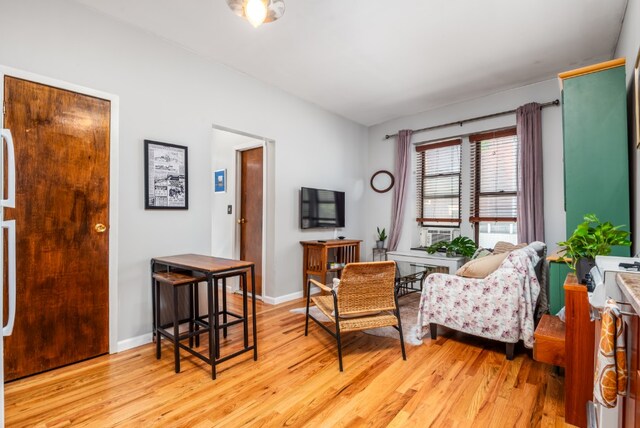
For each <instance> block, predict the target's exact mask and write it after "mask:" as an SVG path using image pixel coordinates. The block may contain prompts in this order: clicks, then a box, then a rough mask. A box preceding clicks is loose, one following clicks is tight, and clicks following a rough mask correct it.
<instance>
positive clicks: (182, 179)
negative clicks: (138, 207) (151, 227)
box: [144, 140, 189, 210]
mask: <svg viewBox="0 0 640 428" xmlns="http://www.w3.org/2000/svg"><path fill="white" fill-rule="evenodd" d="M187 154H188V149H187V147H185V146H178V145H176V144H169V143H160V142H158V141H151V140H144V194H145V199H144V207H145V209H178V210H186V209H189V186H188V163H187V159H188V156H187Z"/></svg>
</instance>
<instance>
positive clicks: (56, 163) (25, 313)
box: [4, 77, 110, 380]
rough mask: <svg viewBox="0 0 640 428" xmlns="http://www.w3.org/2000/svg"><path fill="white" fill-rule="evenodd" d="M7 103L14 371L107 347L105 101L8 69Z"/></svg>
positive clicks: (8, 358) (9, 346) (9, 348)
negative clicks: (12, 161)
mask: <svg viewBox="0 0 640 428" xmlns="http://www.w3.org/2000/svg"><path fill="white" fill-rule="evenodd" d="M4 103H5V108H6V112H5V116H4V127H5V128H9V129H10V130H11V132H12V134H13V140H14V144H15V158H16V208H15V209H9V210H7V211H6V212H5V219H15V220H16V233H17V248H16V254H17V260H18V261H17V269H16V271H17V305H16V321H15V328H14V330H13V335H11V336H9V337H6V338H5V359H4V361H5V379H6V380H12V379H17V378H20V377H24V376H28V375H30V374H34V373H39V372H42V371H45V370H49V369H52V368H56V367H60V366H64V365H66V364H70V363H74V362H78V361H81V360H85V359H87V358H91V357H95V356H97V355H100V354H104V353H107V352H108V351H109V234H108V220H109V138H110V137H109V132H110V130H109V122H110V102H109V101H105V100H102V99H98V98H93V97H89V96H86V95H81V94H78V93H75V92H70V91H65V90H61V89H57V88H53V87H50V86H45V85H41V84H38V83H34V82H29V81H26V80H21V79H16V78H12V77H5V81H4ZM102 226H104V227H102ZM103 229H104V230H103ZM5 271H6V270H5ZM5 313H6V309H5Z"/></svg>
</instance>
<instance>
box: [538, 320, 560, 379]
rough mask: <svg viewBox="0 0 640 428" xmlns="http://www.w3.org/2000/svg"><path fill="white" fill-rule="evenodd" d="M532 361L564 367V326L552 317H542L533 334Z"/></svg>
mask: <svg viewBox="0 0 640 428" xmlns="http://www.w3.org/2000/svg"><path fill="white" fill-rule="evenodd" d="M533 337H534V339H535V340H534V342H533V359H534V360H536V361H540V362H542V363H547V364H551V365H554V366H558V367H565V325H564V323H563V322H562V321H561V320H560V318H558V317H557V316H554V315H549V314H546V315H543V316H542V319H541V320H540V323H539V324H538V327H537V328H536V331H535V332H534V333H533Z"/></svg>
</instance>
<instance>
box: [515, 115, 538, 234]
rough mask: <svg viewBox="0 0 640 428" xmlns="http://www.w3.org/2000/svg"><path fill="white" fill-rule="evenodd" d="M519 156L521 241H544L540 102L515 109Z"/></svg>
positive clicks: (519, 232)
mask: <svg viewBox="0 0 640 428" xmlns="http://www.w3.org/2000/svg"><path fill="white" fill-rule="evenodd" d="M516 119H517V122H516V123H517V132H518V142H519V146H520V153H519V154H520V156H519V165H518V167H519V169H520V178H519V180H520V181H519V189H518V241H520V242H528V243H530V242H533V241H542V242H544V191H543V183H542V115H541V112H540V104H538V103H529V104H525V105H523V106H521V107H518V109H517V110H516Z"/></svg>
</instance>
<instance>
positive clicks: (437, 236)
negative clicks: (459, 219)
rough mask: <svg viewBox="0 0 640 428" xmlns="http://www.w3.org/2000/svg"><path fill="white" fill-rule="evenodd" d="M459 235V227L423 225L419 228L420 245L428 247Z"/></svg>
mask: <svg viewBox="0 0 640 428" xmlns="http://www.w3.org/2000/svg"><path fill="white" fill-rule="evenodd" d="M458 236H460V229H454V228H439V227H423V228H422V229H421V230H420V246H421V247H429V246H431V245H433V244H435V243H436V242H440V241H451V240H452V239H454V238H457V237H458Z"/></svg>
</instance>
